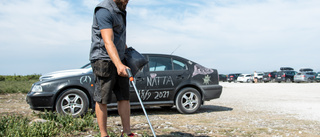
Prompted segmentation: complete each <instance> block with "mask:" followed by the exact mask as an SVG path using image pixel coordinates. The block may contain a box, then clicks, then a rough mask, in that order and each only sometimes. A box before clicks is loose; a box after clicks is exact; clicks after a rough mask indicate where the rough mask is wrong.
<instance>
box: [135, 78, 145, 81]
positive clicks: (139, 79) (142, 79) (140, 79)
mask: <svg viewBox="0 0 320 137" xmlns="http://www.w3.org/2000/svg"><path fill="white" fill-rule="evenodd" d="M136 81H144V78H142V77H137V78H136Z"/></svg>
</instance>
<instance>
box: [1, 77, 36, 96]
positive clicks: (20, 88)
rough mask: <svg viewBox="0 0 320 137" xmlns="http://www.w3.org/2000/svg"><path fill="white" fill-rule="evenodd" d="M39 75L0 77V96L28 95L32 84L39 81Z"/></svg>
mask: <svg viewBox="0 0 320 137" xmlns="http://www.w3.org/2000/svg"><path fill="white" fill-rule="evenodd" d="M39 77H40V75H36V74H34V75H26V76H20V75H14V76H3V75H0V94H6V93H28V92H29V91H30V89H31V86H32V84H33V83H35V82H37V81H39Z"/></svg>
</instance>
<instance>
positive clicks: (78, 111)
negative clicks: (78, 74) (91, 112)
mask: <svg viewBox="0 0 320 137" xmlns="http://www.w3.org/2000/svg"><path fill="white" fill-rule="evenodd" d="M88 107H89V99H88V97H87V95H86V94H85V93H84V92H83V91H82V90H79V89H68V90H65V91H63V92H62V93H61V94H60V95H59V97H58V99H57V102H56V111H57V112H58V113H61V114H64V115H66V114H67V115H72V116H73V117H79V116H83V115H84V114H85V113H86V112H87V111H88Z"/></svg>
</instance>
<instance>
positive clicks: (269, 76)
mask: <svg viewBox="0 0 320 137" xmlns="http://www.w3.org/2000/svg"><path fill="white" fill-rule="evenodd" d="M276 74H277V72H276V71H273V72H265V73H263V78H262V81H263V82H274V81H275V75H276Z"/></svg>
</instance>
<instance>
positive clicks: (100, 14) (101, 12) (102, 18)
mask: <svg viewBox="0 0 320 137" xmlns="http://www.w3.org/2000/svg"><path fill="white" fill-rule="evenodd" d="M96 18H97V21H98V26H99V29H100V30H101V29H108V28H112V16H111V13H110V11H108V10H107V9H105V8H99V9H98V10H97V12H96Z"/></svg>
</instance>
